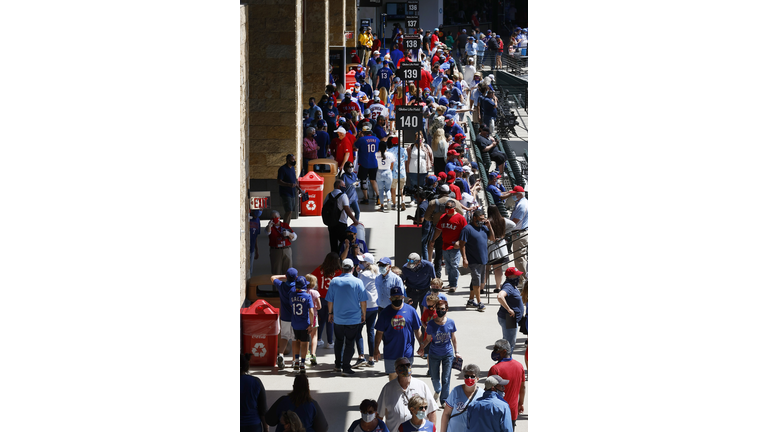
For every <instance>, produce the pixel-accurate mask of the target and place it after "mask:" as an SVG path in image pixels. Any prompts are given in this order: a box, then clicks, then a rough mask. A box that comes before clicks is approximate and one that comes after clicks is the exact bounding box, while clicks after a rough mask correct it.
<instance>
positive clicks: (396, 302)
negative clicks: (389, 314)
mask: <svg viewBox="0 0 768 432" xmlns="http://www.w3.org/2000/svg"><path fill="white" fill-rule="evenodd" d="M402 305H403V299H397V300H392V306H394V307H397V308H399V307H400V306H402Z"/></svg>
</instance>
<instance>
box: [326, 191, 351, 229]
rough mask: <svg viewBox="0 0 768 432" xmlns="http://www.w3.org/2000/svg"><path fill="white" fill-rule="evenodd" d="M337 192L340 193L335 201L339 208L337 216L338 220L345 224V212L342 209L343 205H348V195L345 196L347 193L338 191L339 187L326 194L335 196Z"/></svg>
mask: <svg viewBox="0 0 768 432" xmlns="http://www.w3.org/2000/svg"><path fill="white" fill-rule="evenodd" d="M334 192H338V193H334ZM339 194H341V198H339V199H338V200H337V201H336V205H337V206H338V207H339V210H341V216H339V222H341V223H343V224H345V225H346V223H347V212H345V211H344V206H349V197H348V196H347V194H345V193H344V192H342V191H340V190H339V189H334V190H332V191H331V193H329V194H328V195H330V196H332V197H334V198H336V196H338V195H339Z"/></svg>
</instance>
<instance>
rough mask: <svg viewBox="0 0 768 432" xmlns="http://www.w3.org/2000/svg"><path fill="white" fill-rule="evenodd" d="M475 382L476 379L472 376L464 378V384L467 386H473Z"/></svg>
mask: <svg viewBox="0 0 768 432" xmlns="http://www.w3.org/2000/svg"><path fill="white" fill-rule="evenodd" d="M475 382H477V380H476V379H474V378H465V379H464V384H466V385H467V386H468V387H472V386H474V385H475Z"/></svg>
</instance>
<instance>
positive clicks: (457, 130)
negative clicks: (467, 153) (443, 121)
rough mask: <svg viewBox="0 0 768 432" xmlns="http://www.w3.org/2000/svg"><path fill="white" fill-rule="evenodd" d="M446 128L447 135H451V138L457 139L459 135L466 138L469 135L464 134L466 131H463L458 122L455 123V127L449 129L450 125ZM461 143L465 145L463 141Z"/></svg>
mask: <svg viewBox="0 0 768 432" xmlns="http://www.w3.org/2000/svg"><path fill="white" fill-rule="evenodd" d="M445 128H446V131H445V133H450V134H451V136H454V137H455V136H456V135H457V134H462V135H464V136H467V134H465V133H464V129H462V128H461V126H459V123H458V122H456V121H454V122H453V126H451V127H448V125H446V126H445ZM461 142H462V143H463V142H464V141H463V140H462V141H461Z"/></svg>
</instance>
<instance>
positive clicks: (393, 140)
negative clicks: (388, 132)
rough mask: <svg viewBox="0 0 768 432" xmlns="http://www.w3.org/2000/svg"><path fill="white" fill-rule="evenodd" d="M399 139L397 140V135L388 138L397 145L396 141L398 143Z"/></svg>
mask: <svg viewBox="0 0 768 432" xmlns="http://www.w3.org/2000/svg"><path fill="white" fill-rule="evenodd" d="M399 141H400V140H399V139H398V138H397V137H391V138H390V139H389V142H391V143H392V144H394V145H397V143H398V142H399Z"/></svg>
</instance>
